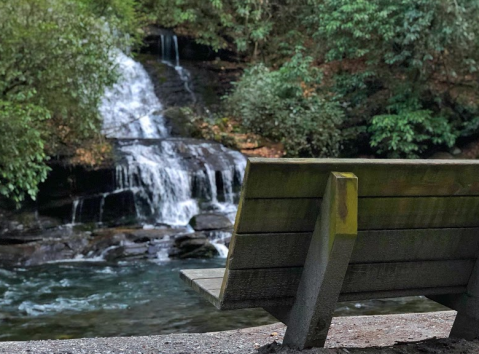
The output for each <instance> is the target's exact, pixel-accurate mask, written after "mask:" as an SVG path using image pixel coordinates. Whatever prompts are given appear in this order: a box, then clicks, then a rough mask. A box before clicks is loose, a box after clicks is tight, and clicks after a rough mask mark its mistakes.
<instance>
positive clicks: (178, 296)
mask: <svg viewBox="0 0 479 354" xmlns="http://www.w3.org/2000/svg"><path fill="white" fill-rule="evenodd" d="M224 265H225V259H222V258H216V259H210V260H183V261H176V260H174V261H166V262H156V263H153V262H147V261H143V262H136V263H132V262H120V263H116V264H109V263H106V262H98V263H95V262H76V263H73V262H70V263H56V264H46V265H42V266H37V267H29V268H17V269H13V270H3V269H0V294H4V295H3V297H0V309H1V310H0V311H1V312H0V340H1V341H12V340H40V339H66V338H84V337H110V336H140V335H141V336H144V335H154V334H167V333H187V332H190V333H199V332H212V331H223V330H228V329H236V328H245V327H253V326H260V325H265V324H270V323H273V322H276V321H275V319H274V318H273V317H271V316H269V315H268V314H267V313H266V312H265V311H263V310H261V309H247V310H235V311H218V310H216V309H215V308H214V306H213V305H211V304H209V303H208V302H207V301H206V300H203V298H202V297H201V296H199V295H198V294H197V293H195V292H194V291H193V290H191V289H190V288H188V287H187V286H186V285H185V284H184V283H183V282H182V281H181V280H180V278H179V270H180V269H187V268H216V267H224ZM443 309H444V308H443V307H441V306H440V305H438V304H436V303H434V302H432V301H429V300H427V299H425V298H423V297H409V298H400V299H383V300H370V301H364V302H344V303H339V304H338V306H337V308H336V313H335V315H336V316H347V315H369V314H385V313H404V312H426V311H436V310H443Z"/></svg>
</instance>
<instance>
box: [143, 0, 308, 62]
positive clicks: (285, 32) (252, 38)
mask: <svg viewBox="0 0 479 354" xmlns="http://www.w3.org/2000/svg"><path fill="white" fill-rule="evenodd" d="M306 2H307V0H299V1H298V0H268V1H264V0H204V1H196V0H141V3H142V8H143V12H145V13H147V14H149V19H150V21H151V22H154V23H156V24H158V25H159V26H161V27H167V28H172V27H175V28H177V32H179V33H183V34H187V35H191V36H193V37H195V38H196V40H197V41H198V42H199V43H202V44H207V45H211V46H212V47H213V48H214V49H215V50H218V49H223V48H230V49H231V48H233V47H234V48H235V49H236V50H237V51H239V52H243V53H246V54H249V55H251V56H252V58H253V60H257V59H258V57H259V56H262V57H263V59H264V56H265V54H270V55H277V54H278V53H277V52H278V50H280V49H281V48H283V49H284V46H285V45H286V46H287V47H289V48H291V47H294V45H295V44H296V43H297V40H298V38H299V37H301V36H302V34H301V28H300V23H299V22H298V19H299V17H298V16H297V15H298V13H299V12H301V11H302V10H303V8H304V6H305V4H306ZM294 24H296V26H295V25H294ZM287 52H288V53H290V50H287Z"/></svg>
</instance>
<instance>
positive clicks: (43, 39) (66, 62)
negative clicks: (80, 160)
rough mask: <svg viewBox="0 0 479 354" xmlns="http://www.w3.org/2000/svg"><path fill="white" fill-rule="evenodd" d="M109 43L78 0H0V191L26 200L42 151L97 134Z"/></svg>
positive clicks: (41, 168)
mask: <svg viewBox="0 0 479 354" xmlns="http://www.w3.org/2000/svg"><path fill="white" fill-rule="evenodd" d="M116 42H117V40H116V39H115V38H114V36H113V35H112V33H111V31H110V30H109V27H108V26H107V25H106V23H105V22H104V21H102V20H101V19H99V18H97V17H95V16H93V15H91V14H90V12H87V11H86V8H85V7H84V6H81V5H80V4H79V3H75V2H71V1H61V0H35V1H30V0H3V1H1V2H0V43H1V46H0V107H1V109H0V111H1V114H0V126H1V127H2V129H1V131H2V136H1V137H0V140H1V141H0V186H1V187H0V194H3V195H6V196H8V197H11V198H13V199H14V200H15V201H16V202H20V201H22V200H23V199H24V197H25V193H28V195H30V196H31V197H32V198H34V197H35V195H36V193H37V190H38V187H37V186H38V183H39V182H41V181H43V180H44V179H45V177H46V171H47V167H46V165H45V163H46V162H45V161H46V159H47V156H48V155H51V154H58V153H60V152H61V151H62V149H63V148H65V147H71V146H75V144H78V143H79V142H81V141H83V140H84V139H87V138H90V137H92V136H94V135H95V134H97V133H98V132H99V130H100V128H101V120H100V117H99V113H98V105H99V103H100V100H101V97H102V95H103V92H104V89H105V87H106V86H109V85H111V84H113V83H114V82H115V80H116V78H117V76H118V73H117V72H116V69H115V64H114V60H113V55H112V50H113V48H114V44H115V43H116Z"/></svg>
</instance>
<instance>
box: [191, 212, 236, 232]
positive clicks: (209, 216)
mask: <svg viewBox="0 0 479 354" xmlns="http://www.w3.org/2000/svg"><path fill="white" fill-rule="evenodd" d="M189 224H190V225H191V227H192V228H193V229H195V230H196V231H209V230H231V229H232V228H233V224H232V223H231V221H230V220H229V219H228V218H227V217H226V216H225V215H223V214H219V213H204V214H198V215H195V216H193V217H192V218H191V219H190V222H189Z"/></svg>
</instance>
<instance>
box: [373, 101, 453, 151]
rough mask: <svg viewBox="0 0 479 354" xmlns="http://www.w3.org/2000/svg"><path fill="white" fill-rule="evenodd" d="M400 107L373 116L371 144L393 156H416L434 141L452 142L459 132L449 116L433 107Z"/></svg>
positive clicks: (435, 142)
mask: <svg viewBox="0 0 479 354" xmlns="http://www.w3.org/2000/svg"><path fill="white" fill-rule="evenodd" d="M418 108H420V107H416V110H414V108H413V107H407V106H405V107H401V108H399V109H398V110H397V112H396V113H395V114H384V115H377V116H375V117H373V119H372V121H371V125H370V127H369V132H370V133H371V141H370V144H371V147H373V148H376V151H377V153H379V154H386V155H387V156H388V157H391V158H417V157H419V155H420V154H421V153H422V152H424V151H425V150H426V149H427V148H428V146H431V145H447V146H449V147H451V146H453V145H454V143H455V141H456V138H457V136H458V134H459V133H458V131H457V130H454V129H453V127H452V125H451V124H450V122H449V120H448V119H447V118H446V117H444V116H440V115H439V116H434V115H433V112H432V111H430V110H424V109H418Z"/></svg>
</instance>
